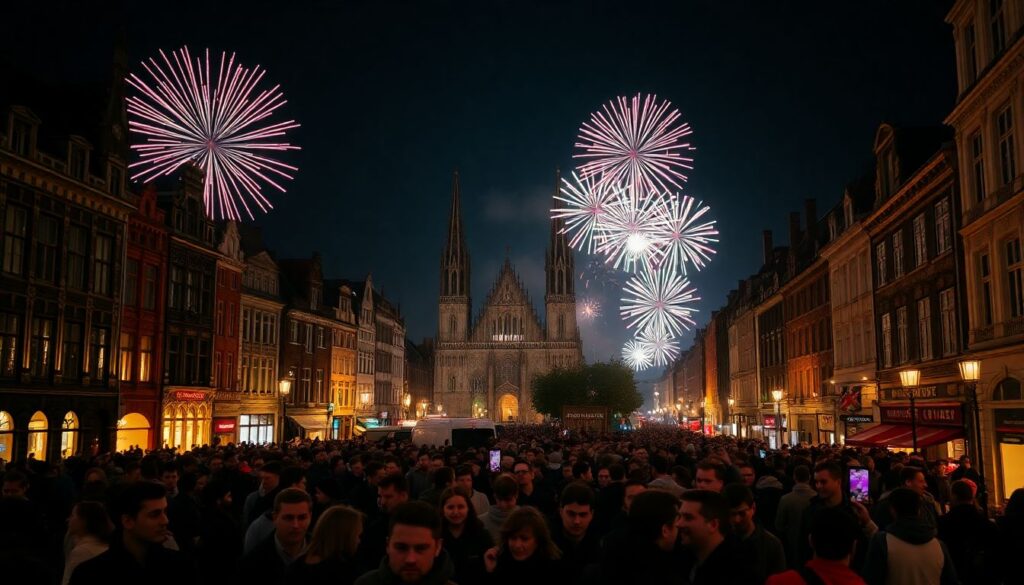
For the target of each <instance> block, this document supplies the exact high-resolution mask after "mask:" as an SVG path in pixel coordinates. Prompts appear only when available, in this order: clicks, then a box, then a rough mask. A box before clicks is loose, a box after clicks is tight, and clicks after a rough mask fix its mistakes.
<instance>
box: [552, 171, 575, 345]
mask: <svg viewBox="0 0 1024 585" xmlns="http://www.w3.org/2000/svg"><path fill="white" fill-rule="evenodd" d="M560 183H561V177H560V174H559V173H558V171H556V172H555V195H557V194H558V188H559V185H560ZM555 203H556V205H557V203H558V200H557V199H555ZM544 268H545V276H546V281H547V284H546V287H545V294H544V312H545V319H546V321H547V323H546V325H547V336H546V337H547V340H548V341H575V340H578V339H579V331H578V330H577V329H576V295H575V290H574V284H575V281H576V265H575V262H574V260H573V255H572V248H570V247H569V242H568V241H567V240H566V237H565V220H563V219H555V218H552V220H551V237H550V242H549V243H548V249H547V256H546V258H545V261H544Z"/></svg>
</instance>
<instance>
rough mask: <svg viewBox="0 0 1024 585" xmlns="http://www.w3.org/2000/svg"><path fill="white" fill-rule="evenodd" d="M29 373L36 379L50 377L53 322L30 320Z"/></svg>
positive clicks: (37, 318) (48, 320)
mask: <svg viewBox="0 0 1024 585" xmlns="http://www.w3.org/2000/svg"><path fill="white" fill-rule="evenodd" d="M29 360H30V372H31V374H32V375H33V376H35V377H37V378H44V377H48V376H49V375H50V366H51V364H52V362H53V321H52V320H50V319H41V318H39V317H36V318H34V319H32V345H31V347H29Z"/></svg>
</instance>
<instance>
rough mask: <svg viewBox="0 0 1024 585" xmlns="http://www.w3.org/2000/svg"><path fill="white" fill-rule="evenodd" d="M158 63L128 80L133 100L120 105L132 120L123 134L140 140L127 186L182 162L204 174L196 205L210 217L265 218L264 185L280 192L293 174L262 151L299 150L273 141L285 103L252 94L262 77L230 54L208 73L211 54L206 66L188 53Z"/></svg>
mask: <svg viewBox="0 0 1024 585" xmlns="http://www.w3.org/2000/svg"><path fill="white" fill-rule="evenodd" d="M160 57H161V58H162V60H163V62H162V63H161V62H159V61H158V60H156V59H153V58H151V59H149V60H148V61H144V62H143V63H142V66H143V68H144V69H145V70H146V72H147V73H148V74H149V77H150V78H151V79H150V80H149V81H144V80H143V79H142V78H140V77H139V76H137V75H134V74H132V75H129V77H128V80H127V81H128V83H129V84H130V85H131V86H132V87H133V88H134V89H135V90H136V91H138V95H135V96H129V97H128V98H127V108H128V113H129V114H130V115H131V116H132V117H133V118H132V119H131V120H130V121H129V129H130V130H131V131H132V132H135V133H136V134H140V135H141V136H143V137H144V138H145V142H143V143H141V144H133V145H132V149H134V150H135V151H137V152H138V153H139V157H140V159H139V160H138V161H137V162H135V163H132V164H131V165H130V167H131V168H137V169H138V171H137V172H136V173H135V174H133V175H132V180H143V181H145V180H150V179H153V178H155V177H158V176H160V175H167V174H170V173H172V172H174V170H175V169H177V168H178V167H180V166H181V165H183V164H186V163H194V164H196V165H197V166H199V167H200V168H201V169H202V170H203V172H204V173H205V185H204V187H203V199H204V202H205V205H206V212H207V214H209V215H210V216H211V217H221V218H227V219H240V218H241V213H240V209H239V208H241V210H244V211H245V213H246V215H248V216H249V218H253V208H259V210H260V211H262V212H264V213H266V212H267V211H268V210H269V209H272V208H273V205H271V203H270V201H269V200H268V199H267V197H266V196H265V195H264V193H263V188H264V186H265V185H270V186H272V187H274V188H275V189H277V190H278V191H280V192H282V193H283V192H285V188H284V187H283V186H282V185H281V183H282V182H283V181H282V179H292V178H293V177H292V174H293V173H294V172H295V171H297V170H298V169H297V168H296V167H293V166H291V165H288V164H285V163H283V162H281V161H278V160H274V159H272V158H269V157H268V156H267V153H268V152H275V151H277V152H279V151H287V150H299V147H298V146H294V145H291V144H288V143H287V142H279V141H278V140H279V137H282V136H284V135H285V133H286V132H287V131H288V130H292V129H294V128H298V127H299V124H298V123H296V122H295V121H294V120H288V121H286V122H269V119H270V118H271V116H272V115H273V114H274V112H275V111H276V110H277V109H278V108H280V107H281V106H283V105H284V104H285V103H287V102H286V100H285V99H284V95H283V94H282V93H281V91H280V89H279V88H280V86H277V85H275V86H274V87H272V88H270V89H268V90H257V86H258V85H259V84H260V82H261V81H262V80H263V77H264V74H265V71H264V70H263V69H261V68H260V67H259V66H257V67H255V68H253V69H247V68H245V67H243V66H242V65H241V64H238V63H236V62H235V55H234V54H232V55H231V56H230V57H228V55H227V53H221V56H220V64H219V66H218V67H217V68H216V72H215V73H213V74H211V69H210V52H209V50H207V51H206V57H205V60H204V59H201V58H199V57H196V58H195V59H193V57H192V55H190V54H189V51H188V48H187V47H185V48H182V49H181V50H179V51H172V52H171V53H170V55H169V56H168V55H167V54H166V53H164V52H163V51H160Z"/></svg>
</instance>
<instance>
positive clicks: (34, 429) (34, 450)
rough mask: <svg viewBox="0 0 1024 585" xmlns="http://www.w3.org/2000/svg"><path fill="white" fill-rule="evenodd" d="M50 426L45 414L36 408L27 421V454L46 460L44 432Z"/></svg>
mask: <svg viewBox="0 0 1024 585" xmlns="http://www.w3.org/2000/svg"><path fill="white" fill-rule="evenodd" d="M49 426H50V423H49V421H48V420H47V419H46V415H45V414H43V412H42V411H41V410H37V411H36V413H35V414H33V415H32V418H31V419H29V421H28V456H29V458H32V459H37V460H39V461H46V433H47V430H48V428H49Z"/></svg>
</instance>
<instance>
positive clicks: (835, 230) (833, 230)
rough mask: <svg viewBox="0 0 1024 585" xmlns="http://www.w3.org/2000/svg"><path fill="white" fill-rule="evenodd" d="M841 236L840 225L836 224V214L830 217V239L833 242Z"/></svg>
mask: <svg viewBox="0 0 1024 585" xmlns="http://www.w3.org/2000/svg"><path fill="white" fill-rule="evenodd" d="M838 235H839V225H838V224H837V223H836V216H835V214H831V215H829V216H828V239H829V241H832V240H834V239H836V236H838Z"/></svg>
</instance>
